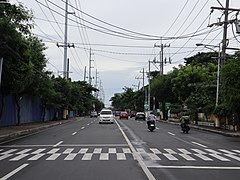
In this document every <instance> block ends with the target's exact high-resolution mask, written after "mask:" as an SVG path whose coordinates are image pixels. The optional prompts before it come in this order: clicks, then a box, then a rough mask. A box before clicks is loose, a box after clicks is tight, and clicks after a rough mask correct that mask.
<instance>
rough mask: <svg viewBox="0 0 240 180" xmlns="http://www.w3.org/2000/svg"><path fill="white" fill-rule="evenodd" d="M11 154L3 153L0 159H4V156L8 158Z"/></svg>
mask: <svg viewBox="0 0 240 180" xmlns="http://www.w3.org/2000/svg"><path fill="white" fill-rule="evenodd" d="M12 155H13V154H4V155H2V156H0V161H1V160H4V159H6V158H8V157H10V156H12Z"/></svg>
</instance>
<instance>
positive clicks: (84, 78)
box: [83, 66, 87, 81]
mask: <svg viewBox="0 0 240 180" xmlns="http://www.w3.org/2000/svg"><path fill="white" fill-rule="evenodd" d="M86 73H87V66H85V67H84V76H83V81H86V78H87V77H86Z"/></svg>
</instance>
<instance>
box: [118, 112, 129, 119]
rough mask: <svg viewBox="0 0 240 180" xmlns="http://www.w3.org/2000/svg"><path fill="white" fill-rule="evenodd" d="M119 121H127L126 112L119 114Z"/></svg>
mask: <svg viewBox="0 0 240 180" xmlns="http://www.w3.org/2000/svg"><path fill="white" fill-rule="evenodd" d="M119 119H128V113H127V112H121V113H120V116H119Z"/></svg>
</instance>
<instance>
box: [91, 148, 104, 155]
mask: <svg viewBox="0 0 240 180" xmlns="http://www.w3.org/2000/svg"><path fill="white" fill-rule="evenodd" d="M101 152H102V148H95V149H94V151H93V154H100V153H101Z"/></svg>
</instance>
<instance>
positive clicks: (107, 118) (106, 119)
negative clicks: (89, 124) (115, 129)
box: [99, 109, 114, 124]
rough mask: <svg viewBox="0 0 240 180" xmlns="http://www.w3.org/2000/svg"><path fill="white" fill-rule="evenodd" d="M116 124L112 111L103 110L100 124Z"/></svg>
mask: <svg viewBox="0 0 240 180" xmlns="http://www.w3.org/2000/svg"><path fill="white" fill-rule="evenodd" d="M102 123H111V124H113V123H114V116H113V112H112V110H111V109H102V110H101V112H100V115H99V124H102Z"/></svg>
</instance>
